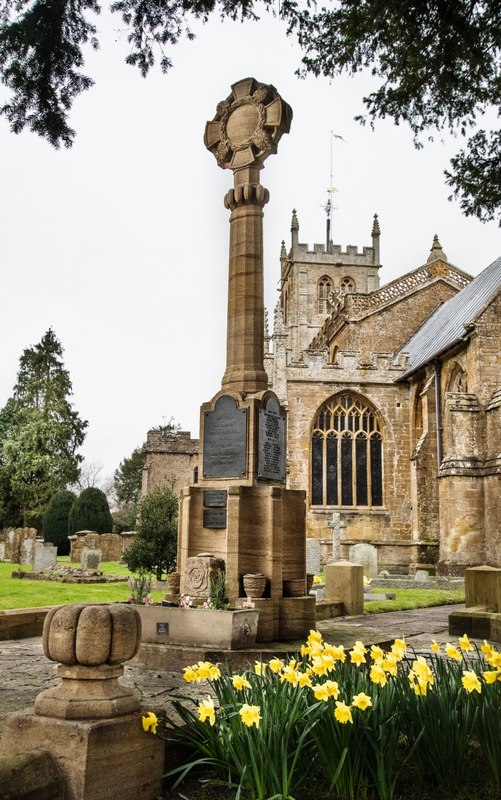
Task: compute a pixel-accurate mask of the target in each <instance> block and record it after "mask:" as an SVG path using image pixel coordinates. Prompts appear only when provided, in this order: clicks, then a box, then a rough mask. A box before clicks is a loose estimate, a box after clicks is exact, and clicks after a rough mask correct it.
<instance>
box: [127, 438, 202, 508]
mask: <svg viewBox="0 0 501 800" xmlns="http://www.w3.org/2000/svg"><path fill="white" fill-rule="evenodd" d="M145 450H146V461H145V466H144V470H143V483H142V490H141V494H142V495H143V496H145V495H147V494H151V492H153V491H154V490H155V489H162V488H163V487H165V486H169V485H170V483H171V482H174V489H175V491H176V492H177V493H178V494H179V493H180V492H181V489H182V488H183V487H184V486H190V485H192V484H193V483H194V482H195V477H196V468H197V467H198V451H199V440H198V439H192V438H191V435H190V433H189V431H177V432H175V433H173V434H169V435H167V436H166V435H165V434H163V433H162V432H160V431H155V430H153V431H148V435H147V439H146V445H145Z"/></svg>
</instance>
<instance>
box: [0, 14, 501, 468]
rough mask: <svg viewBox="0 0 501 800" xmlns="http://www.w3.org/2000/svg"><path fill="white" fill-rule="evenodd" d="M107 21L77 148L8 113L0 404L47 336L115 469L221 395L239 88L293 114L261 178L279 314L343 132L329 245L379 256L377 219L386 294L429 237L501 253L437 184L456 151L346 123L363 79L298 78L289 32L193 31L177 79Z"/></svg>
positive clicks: (474, 261) (448, 141)
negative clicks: (211, 122)
mask: <svg viewBox="0 0 501 800" xmlns="http://www.w3.org/2000/svg"><path fill="white" fill-rule="evenodd" d="M99 27H100V28H101V30H102V35H101V49H100V50H99V51H98V52H97V53H90V54H89V58H88V61H87V64H86V72H87V74H90V75H91V76H92V77H93V78H94V80H95V81H96V85H95V86H94V87H93V88H92V89H91V90H89V91H88V92H86V93H85V94H84V95H82V96H81V97H80V98H79V99H78V100H77V101H76V103H75V105H74V108H73V111H72V114H71V125H72V126H73V127H74V128H75V129H76V131H77V134H78V135H77V139H76V142H75V144H74V146H73V147H72V148H71V149H70V150H60V151H56V150H53V149H52V148H51V147H50V146H49V145H48V144H47V143H46V142H45V141H43V140H41V139H39V138H38V137H36V136H35V135H34V134H32V133H29V132H24V133H23V134H21V135H19V136H15V135H14V134H11V133H10V131H9V129H8V124H7V122H6V120H5V119H3V120H2V119H0V148H1V150H0V153H1V163H2V170H1V173H2V174H1V186H2V192H1V196H0V203H1V219H2V225H3V230H2V237H1V238H2V270H1V290H2V291H1V297H2V312H1V315H0V335H1V341H2V359H1V372H0V406H3V405H4V403H5V401H6V400H7V398H8V397H9V396H10V394H11V391H12V387H13V385H14V383H15V380H16V374H17V369H18V364H19V357H20V355H21V353H22V351H23V349H24V348H26V347H29V346H31V345H33V344H35V343H37V342H39V341H40V339H41V338H42V336H43V334H44V333H45V332H46V331H47V330H48V328H49V327H52V328H53V329H54V331H55V334H56V336H57V337H58V338H59V340H60V341H61V343H62V345H63V347H64V350H65V353H64V362H65V365H66V367H67V369H68V370H69V372H70V377H71V380H72V383H73V402H74V406H75V408H76V409H77V410H78V412H79V413H80V415H81V417H82V418H83V419H87V420H88V421H89V429H88V434H87V438H86V441H85V444H84V447H83V448H82V453H83V454H84V456H85V457H86V459H88V460H89V461H91V462H101V463H102V465H103V472H104V473H106V474H111V473H113V471H114V470H115V469H116V468H117V466H118V464H119V463H120V461H121V460H122V459H123V458H124V457H127V456H129V455H130V454H131V452H132V450H133V449H134V448H135V447H137V446H138V445H141V444H142V443H143V441H144V440H145V438H146V432H147V430H148V429H149V428H150V427H153V426H155V425H160V424H164V423H165V422H167V421H168V420H169V419H170V418H171V417H174V419H175V420H176V421H177V422H178V423H180V424H181V426H182V428H183V429H185V430H191V432H192V435H193V436H195V437H197V436H198V425H199V406H200V404H201V403H202V402H205V401H207V400H209V399H210V398H211V397H212V396H213V395H214V394H215V393H216V392H217V391H218V390H219V388H220V384H221V378H222V375H223V372H224V367H225V336H226V292H227V285H226V284H227V262H228V233H229V225H228V212H227V211H226V210H225V208H224V206H223V197H224V194H225V193H226V191H227V190H228V188H229V187H230V186H231V185H232V174H231V172H229V171H223V170H221V169H220V168H219V167H218V166H217V164H216V161H215V159H214V157H213V156H212V155H211V154H210V153H209V152H208V151H207V150H206V149H205V147H204V144H203V133H204V127H205V122H206V120H208V119H212V117H213V116H214V114H215V110H216V105H217V102H218V101H219V100H222V99H224V98H225V97H226V96H227V95H228V94H229V93H230V90H231V84H233V83H235V82H237V81H238V80H240V79H242V78H245V77H248V76H253V77H255V78H256V79H257V80H259V81H262V82H264V83H272V84H273V85H274V86H276V88H277V89H278V91H279V92H280V94H281V95H282V97H283V98H284V99H285V100H286V101H287V102H288V103H289V104H290V105H291V106H292V109H293V113H294V118H293V122H292V127H291V131H290V134H289V135H287V136H284V137H283V138H282V140H281V142H280V145H279V151H278V155H275V156H271V157H270V158H269V159H268V160H267V162H266V168H265V169H264V170H263V172H262V183H263V185H264V186H265V187H266V188H267V189H269V191H270V195H271V199H270V202H269V204H268V205H267V206H266V207H265V218H264V226H265V286H266V289H265V291H266V304H267V307H268V309H269V310H270V318H271V319H272V309H273V307H274V305H275V303H276V301H277V297H278V296H277V287H278V280H279V268H280V264H279V254H280V243H281V241H282V239H285V241H286V244H287V246H288V245H289V242H290V220H291V212H292V209H293V208H296V209H297V213H298V218H299V224H300V231H299V239H300V241H302V242H307V243H309V244H310V245H313V243H314V242H323V241H324V240H325V213H324V210H323V206H324V204H325V201H326V199H327V194H326V190H327V188H328V186H329V184H330V174H329V173H330V141H331V136H330V132H331V131H333V132H334V133H335V134H337V135H339V136H342V137H343V138H344V140H345V141H344V142H343V141H341V140H339V139H335V140H334V142H335V143H334V148H333V184H334V186H335V187H336V188H337V189H338V193H337V194H336V195H335V196H334V205H335V206H336V210H335V212H334V223H333V235H332V239H333V241H334V242H335V243H337V244H342V245H343V247H345V246H346V245H347V244H353V245H358V246H359V247H360V248H361V247H363V246H364V245H370V244H371V237H370V232H371V227H372V217H373V214H374V212H376V211H377V213H378V214H379V220H380V225H381V260H382V263H383V268H382V269H381V273H380V275H381V283H387V282H388V281H390V280H392V279H393V278H395V277H397V276H399V275H401V274H403V273H405V272H407V271H409V270H412V269H415V268H416V267H418V266H420V265H421V264H423V263H424V262H425V261H426V258H427V256H428V254H429V251H430V247H431V244H432V239H433V235H434V234H435V233H437V234H438V235H439V238H440V241H441V243H442V246H443V248H444V250H445V252H446V254H447V256H448V259H449V261H451V262H452V263H453V264H455V265H456V266H458V267H460V268H461V269H463V270H465V271H467V272H470V273H472V274H478V272H480V271H481V270H482V269H483V268H484V267H486V266H487V265H488V264H489V263H490V262H491V261H493V260H494V259H495V258H497V257H498V256H499V255H500V254H501V243H500V237H499V228H498V227H497V224H496V223H489V224H487V225H482V224H481V223H480V222H476V221H474V220H471V219H466V218H465V217H463V216H462V215H461V213H460V210H459V206H458V204H457V203H455V202H452V203H450V202H448V200H447V197H448V194H449V191H448V189H447V188H446V186H445V184H444V178H443V174H442V173H443V170H444V169H445V168H446V167H447V165H448V160H449V158H450V156H451V155H453V154H454V153H455V152H456V151H457V150H458V149H459V147H460V141H459V140H454V139H452V138H451V137H448V136H447V137H445V139H444V141H436V142H434V143H433V144H428V143H425V147H424V149H422V150H416V149H415V148H414V146H413V144H412V139H411V135H410V132H409V129H408V128H407V127H404V126H402V127H396V126H394V125H393V124H392V123H391V122H389V121H384V122H380V123H377V125H376V130H375V132H372V131H371V130H370V128H369V127H362V126H360V125H359V124H358V123H356V122H354V121H353V117H354V116H355V114H357V113H360V112H361V111H362V110H363V109H362V102H361V98H362V96H363V95H364V94H366V93H368V92H369V91H370V89H371V86H372V84H371V82H370V78H368V77H364V76H360V77H357V78H354V79H336V80H333V81H328V80H326V79H322V78H317V79H316V78H309V79H307V80H299V79H298V78H296V77H295V75H294V72H295V69H296V68H297V67H298V65H299V62H300V52H299V49H298V48H297V46H296V45H295V43H294V42H293V41H292V40H289V39H287V38H286V37H285V34H284V32H283V26H282V25H281V24H280V23H279V22H277V21H275V20H273V19H271V18H267V19H266V20H265V21H263V22H260V23H249V22H246V23H245V24H243V25H242V24H240V23H230V22H225V23H220V22H218V21H217V20H215V21H211V23H209V24H208V25H207V26H205V27H202V26H200V27H197V29H196V31H197V38H196V40H195V41H194V42H188V41H184V42H183V43H182V44H180V45H178V46H176V47H175V48H174V49H173V50H172V57H173V60H174V67H173V69H172V70H171V71H170V72H169V73H168V74H167V75H162V74H161V73H160V70H157V69H155V70H154V72H153V73H152V74H151V75H150V76H149V77H148V78H147V79H143V78H141V77H140V75H139V73H138V72H137V71H136V70H135V69H134V68H133V67H128V66H126V65H125V64H124V56H125V54H126V52H127V43H126V35H125V33H123V32H122V31H121V30H120V20H119V18H118V17H115V16H113V17H111V18H110V17H109V16H107V15H103V16H102V19H101V20H99ZM7 96H8V95H7V93H6V90H5V89H4V88H0V99H2V100H4V99H5V98H6V97H7Z"/></svg>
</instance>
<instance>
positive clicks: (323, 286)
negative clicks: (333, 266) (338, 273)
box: [317, 275, 332, 315]
mask: <svg viewBox="0 0 501 800" xmlns="http://www.w3.org/2000/svg"><path fill="white" fill-rule="evenodd" d="M331 290H332V281H331V279H330V278H329V276H328V275H324V276H323V277H322V278H320V280H319V282H318V289H317V297H318V313H319V314H324V315H325V314H328V313H329V299H328V298H329V293H330V292H331Z"/></svg>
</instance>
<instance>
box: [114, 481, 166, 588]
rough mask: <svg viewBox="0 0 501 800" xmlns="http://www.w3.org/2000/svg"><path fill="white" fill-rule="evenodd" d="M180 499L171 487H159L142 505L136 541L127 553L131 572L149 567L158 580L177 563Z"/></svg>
mask: <svg viewBox="0 0 501 800" xmlns="http://www.w3.org/2000/svg"><path fill="white" fill-rule="evenodd" d="M177 509H178V499H177V495H176V494H175V493H174V491H173V486H172V487H166V488H165V489H156V490H155V491H154V492H152V493H151V494H149V495H147V496H146V497H144V498H143V499H142V500H141V502H140V504H139V523H138V526H137V537H136V540H135V542H134V543H133V544H132V545H131V546H130V547H129V548H127V550H126V551H125V553H124V561H125V563H126V564H127V566H128V567H129V569H130V570H131V571H132V572H138V571H139V570H147V571H148V572H153V573H155V575H156V577H157V580H161V579H162V575H163V573H164V572H171V571H172V570H173V569H175V566H176V556H177Z"/></svg>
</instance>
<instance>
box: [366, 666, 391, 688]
mask: <svg viewBox="0 0 501 800" xmlns="http://www.w3.org/2000/svg"><path fill="white" fill-rule="evenodd" d="M370 679H371V681H372V683H378V684H379V685H380V686H386V684H387V683H388V678H387V677H386V672H385V671H384V669H383V668H382V666H380V665H379V664H373V665H372V667H371V671H370Z"/></svg>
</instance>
